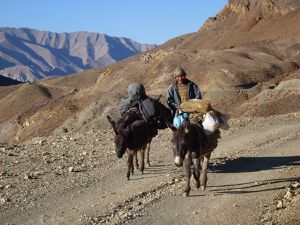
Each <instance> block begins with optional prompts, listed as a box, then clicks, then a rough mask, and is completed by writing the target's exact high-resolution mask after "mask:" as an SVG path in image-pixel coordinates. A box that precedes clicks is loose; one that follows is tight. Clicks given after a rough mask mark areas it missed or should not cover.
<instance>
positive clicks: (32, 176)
mask: <svg viewBox="0 0 300 225" xmlns="http://www.w3.org/2000/svg"><path fill="white" fill-rule="evenodd" d="M112 135H113V134H112V132H111V131H110V130H109V131H108V132H105V131H104V132H99V133H89V134H69V133H66V134H64V133H58V132H57V133H56V134H55V135H53V136H51V137H49V138H47V139H45V138H37V139H34V140H32V141H29V142H27V143H26V144H24V145H15V146H5V145H3V146H1V147H0V166H1V167H0V200H1V201H0V221H1V222H0V224H101V223H107V224H124V223H125V224H272V223H273V224H299V221H300V217H299V215H298V214H297V212H299V208H300V206H299V195H298V193H299V182H300V180H299V179H300V176H299V174H300V165H299V164H300V154H299V144H300V139H299V138H300V115H299V114H290V115H284V116H276V117H269V118H256V119H242V120H234V121H231V129H230V130H229V131H225V132H223V134H222V140H221V142H220V144H219V147H218V148H217V149H216V151H215V152H214V153H213V159H212V160H211V163H210V172H209V175H208V187H207V190H206V191H204V192H202V191H200V190H196V189H195V187H194V186H193V187H192V188H193V190H192V192H191V196H190V197H188V198H184V197H182V193H181V189H182V185H183V177H182V175H183V173H182V169H181V168H176V167H175V165H174V164H173V159H172V154H171V150H170V143H169V139H170V135H171V134H170V131H163V132H161V133H160V134H159V136H158V137H157V138H155V140H154V143H153V144H152V152H151V154H150V156H151V159H152V164H151V167H147V168H146V170H145V174H144V175H141V174H140V172H139V171H136V174H135V175H134V176H132V177H131V179H130V181H127V179H126V175H125V174H126V171H125V163H126V159H122V160H118V159H117V158H116V156H115V154H114V152H113V151H114V149H113V144H112ZM289 187H290V189H289V190H290V191H288V189H287V188H289ZM287 192H291V196H287V195H286V194H287ZM285 195H286V196H285ZM284 196H285V197H284ZM281 203H282V206H281ZM297 210H298V211H297Z"/></svg>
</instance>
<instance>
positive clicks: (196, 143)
mask: <svg viewBox="0 0 300 225" xmlns="http://www.w3.org/2000/svg"><path fill="white" fill-rule="evenodd" d="M168 126H169V128H171V130H172V131H173V138H172V139H171V142H172V143H173V153H174V158H175V165H176V166H178V167H180V166H182V165H183V167H184V173H185V186H184V190H183V191H184V196H188V195H189V193H190V190H191V187H190V178H191V169H190V167H191V165H192V164H194V168H193V176H194V179H195V181H196V188H199V187H200V185H201V190H205V187H206V182H207V169H208V163H209V159H210V155H211V152H212V151H213V150H214V149H215V148H216V147H217V144H218V138H220V131H219V130H216V131H215V132H214V133H212V134H210V135H205V132H204V129H203V127H202V126H201V125H200V124H196V123H191V122H189V121H187V122H185V123H184V124H183V125H182V126H181V127H180V128H179V129H176V128H175V127H174V126H173V125H172V124H168ZM200 171H201V174H200Z"/></svg>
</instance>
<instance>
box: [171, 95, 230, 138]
mask: <svg viewBox="0 0 300 225" xmlns="http://www.w3.org/2000/svg"><path fill="white" fill-rule="evenodd" d="M180 111H181V113H180V114H179V115H177V117H176V116H175V118H174V121H173V122H174V124H176V126H175V127H177V128H178V127H180V126H181V124H183V123H184V122H185V121H186V120H187V118H186V116H185V117H184V119H181V117H180V116H183V115H184V114H183V113H187V114H188V115H189V116H188V119H189V120H190V121H191V122H193V123H201V124H202V127H203V129H204V131H205V133H206V134H207V135H210V134H212V133H214V132H215V131H216V130H217V129H219V128H220V127H221V126H222V127H226V126H228V124H227V120H228V118H227V116H225V115H223V114H222V113H220V112H218V111H216V110H214V109H213V108H212V107H211V105H210V103H209V102H208V101H206V100H200V99H190V100H188V101H185V102H182V103H181V104H180Z"/></svg>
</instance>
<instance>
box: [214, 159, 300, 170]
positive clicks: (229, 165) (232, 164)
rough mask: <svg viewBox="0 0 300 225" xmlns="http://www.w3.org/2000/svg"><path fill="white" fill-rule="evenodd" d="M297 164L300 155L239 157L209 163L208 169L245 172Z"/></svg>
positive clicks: (298, 163)
mask: <svg viewBox="0 0 300 225" xmlns="http://www.w3.org/2000/svg"><path fill="white" fill-rule="evenodd" d="M299 165H300V156H282V157H240V158H237V159H233V160H225V162H224V164H219V165H214V166H213V165H210V167H209V169H210V171H212V172H214V173H246V172H257V171H262V170H270V169H276V168H280V167H283V166H299Z"/></svg>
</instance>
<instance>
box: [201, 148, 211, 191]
mask: <svg viewBox="0 0 300 225" xmlns="http://www.w3.org/2000/svg"><path fill="white" fill-rule="evenodd" d="M209 159H210V153H207V154H205V155H204V157H203V163H202V173H201V175H200V183H201V190H202V191H204V190H205V188H206V182H207V169H208V164H209Z"/></svg>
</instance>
